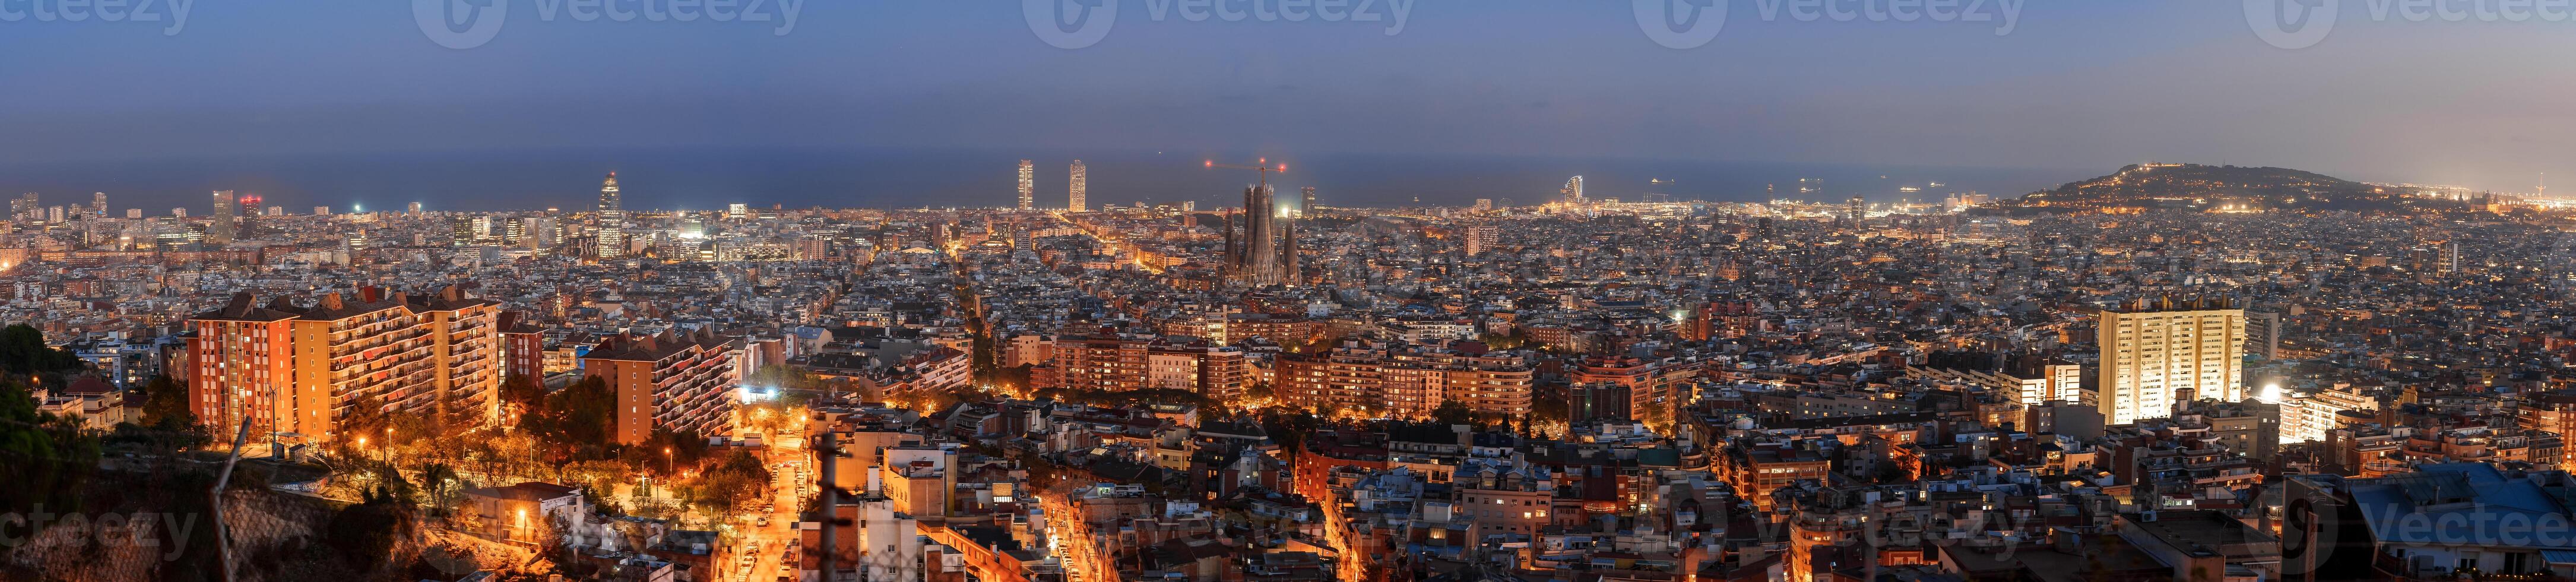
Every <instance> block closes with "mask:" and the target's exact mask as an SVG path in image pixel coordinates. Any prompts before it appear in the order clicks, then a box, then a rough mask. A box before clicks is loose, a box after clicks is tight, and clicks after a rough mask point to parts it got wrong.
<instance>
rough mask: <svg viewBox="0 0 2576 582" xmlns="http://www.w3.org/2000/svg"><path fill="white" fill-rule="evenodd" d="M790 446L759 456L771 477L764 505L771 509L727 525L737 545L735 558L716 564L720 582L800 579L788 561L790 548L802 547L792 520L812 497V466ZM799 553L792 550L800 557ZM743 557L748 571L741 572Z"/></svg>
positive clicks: (753, 510) (754, 511)
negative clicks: (764, 521)
mask: <svg viewBox="0 0 2576 582" xmlns="http://www.w3.org/2000/svg"><path fill="white" fill-rule="evenodd" d="M794 445H795V443H783V444H781V445H780V446H772V447H769V448H768V450H766V451H764V452H763V453H762V459H761V460H762V461H763V462H765V463H767V464H768V466H769V473H770V479H769V488H770V490H769V495H767V496H765V498H764V499H763V501H765V502H766V501H773V500H774V504H772V505H771V507H770V511H766V512H763V511H761V508H760V507H752V508H749V509H748V510H746V511H744V512H743V515H741V516H739V517H737V518H735V519H734V520H733V521H732V522H731V524H732V525H733V527H734V531H735V532H737V533H738V534H739V535H738V536H737V539H739V540H740V541H738V542H736V543H735V544H734V548H735V553H733V554H730V555H726V556H722V558H723V559H724V561H722V562H718V568H719V571H720V572H722V576H721V577H719V578H717V579H718V580H723V581H726V582H775V581H776V580H779V579H780V577H782V576H784V577H786V579H788V580H798V579H800V578H801V577H800V576H799V574H798V573H797V572H796V570H795V562H790V561H788V557H789V555H790V547H789V546H790V544H798V543H802V542H803V539H804V538H803V536H802V535H801V534H799V533H798V532H797V531H796V530H795V527H796V517H797V515H796V514H797V510H798V509H801V508H803V507H804V505H805V501H804V500H805V499H807V498H810V497H812V496H813V494H814V478H815V475H814V470H813V463H812V462H810V461H808V460H807V459H806V458H805V449H804V448H802V447H798V446H794ZM762 516H767V517H768V518H769V525H766V526H763V525H760V518H761V517H762ZM803 551H804V549H803V548H801V547H800V548H795V549H794V552H796V553H798V554H799V555H801V553H802V552H803ZM746 555H748V556H749V557H750V558H751V565H750V567H748V568H745V567H743V557H744V556H746ZM782 565H783V566H784V567H783V568H782Z"/></svg>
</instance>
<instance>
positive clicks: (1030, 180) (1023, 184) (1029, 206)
mask: <svg viewBox="0 0 2576 582" xmlns="http://www.w3.org/2000/svg"><path fill="white" fill-rule="evenodd" d="M1037 195H1038V163H1037V162H1036V161H1034V160H1020V209H1021V210H1034V209H1036V208H1037V202H1038V199H1037Z"/></svg>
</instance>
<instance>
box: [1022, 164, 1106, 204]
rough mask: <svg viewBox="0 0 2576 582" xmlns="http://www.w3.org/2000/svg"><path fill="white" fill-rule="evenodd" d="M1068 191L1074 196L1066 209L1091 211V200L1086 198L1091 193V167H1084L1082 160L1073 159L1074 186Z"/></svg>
mask: <svg viewBox="0 0 2576 582" xmlns="http://www.w3.org/2000/svg"><path fill="white" fill-rule="evenodd" d="M1025 183H1026V182H1023V184H1025ZM1068 192H1070V193H1071V194H1072V198H1071V199H1070V200H1068V201H1067V203H1066V204H1065V206H1064V209H1065V210H1069V211H1073V212H1090V211H1091V204H1090V202H1089V201H1087V200H1084V198H1086V197H1087V196H1088V195H1090V194H1091V170H1090V169H1089V168H1084V167H1082V160H1074V161H1073V187H1071V188H1069V189H1068Z"/></svg>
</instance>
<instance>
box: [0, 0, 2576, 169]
mask: <svg viewBox="0 0 2576 582" xmlns="http://www.w3.org/2000/svg"><path fill="white" fill-rule="evenodd" d="M28 1H29V0H6V1H5V2H0V54H5V55H9V57H8V58H6V59H0V61H5V62H0V88H5V89H6V90H5V93H4V94H5V95H6V96H5V99H6V101H7V102H8V103H9V104H10V106H9V107H5V108H0V136H5V138H0V182H6V176H5V173H6V170H5V168H24V167H42V166H45V165H47V164H80V165H84V166H94V165H97V164H114V163H117V162H128V161H130V162H135V163H138V164H143V163H150V162H151V161H153V160H165V159H173V158H191V157H202V156H276V157H294V156H307V155H322V154H352V153H366V154H402V153H406V152H456V151H476V150H494V149H512V148H565V149H576V150H578V149H584V148H620V147H676V148H799V147H829V148H892V149H908V148H934V149H937V148H949V149H955V148H969V149H1011V148H1032V149H1043V150H1047V151H1066V152H1076V153H1075V154H1074V155H1080V154H1079V152H1081V151H1084V150H1090V149H1101V150H1124V151H1146V150H1195V151H1233V152H1251V151H1263V152H1274V151H1275V152H1298V153H1300V154H1306V155H1369V154H1389V153H1400V154H1442V155H1449V154H1470V155H1497V156H1514V157H1537V158H1545V157H1550V156H1566V157H1589V158H1605V157H1607V158H1618V157H1635V158H1657V159H1685V160H1709V161H1729V162H1788V163H1805V164H1902V165H1917V166H1955V167H1979V168H2071V169H2084V170H2099V171H2092V172H2090V173H2091V174H2098V173H2107V172H2108V171H2109V170H2110V169H2112V168H2115V167H2117V166H2119V165H2122V164H2127V163H2134V162H2140V161H2146V160H2149V159H2154V160H2163V161H2194V162H2208V163H2236V164H2255V165H2276V166H2288V167H2298V168H2302V169H2311V170H2317V171H2322V172H2326V173H2329V174H2336V175H2340V176H2344V177H2348V178H2354V179H2363V180H2386V181H2415V182H2433V183H2450V184H2462V185H2469V186H2474V187H2482V188H2492V189H2498V190H2508V191H2528V190H2529V189H2530V185H2531V184H2532V183H2533V181H2534V180H2535V179H2537V177H2538V174H2540V173H2541V172H2550V173H2557V174H2562V175H2565V176H2567V178H2566V183H2567V184H2568V189H2569V190H2570V191H2576V163H2569V162H2570V161H2571V160H2576V156H2571V155H2570V154H2572V153H2576V135H2571V133H2576V117H2571V107H2570V105H2569V104H2570V103H2576V101H2571V100H2570V99H2569V96H2570V95H2576V74H2571V73H2576V22H2538V21H2534V22H2508V23H2496V22H2477V21H2476V19H2475V18H2472V19H2471V21H2469V22H2456V23H2455V22H2442V21H2439V20H2438V18H2437V19H2436V20H2434V21H2431V22H2409V21H2404V20H2403V19H2402V17H2392V18H2394V19H2395V20H2394V21H2389V22H2374V21H2372V16H2371V11H2370V8H2371V4H2372V0H2325V1H2329V2H2334V1H2341V2H2344V3H2345V5H2344V7H2343V15H2342V17H2341V19H2340V20H2339V21H2338V23H2337V28H2336V29H2335V30H2334V32H2333V35H2332V36H2330V37H2328V38H2327V39H2326V40H2325V41H2324V42H2323V43H2321V44H2318V45H2316V46H2314V47H2310V48H2305V49H2299V50H2285V49H2281V48H2276V47H2274V46H2272V45H2270V44H2266V42H2265V41H2264V40H2262V39H2261V38H2258V37H2257V35H2256V34H2254V33H2253V32H2252V30H2251V27H2250V26H2249V25H2248V22H2247V20H2248V19H2247V16H2246V10H2245V6H2243V3H2242V2H2240V1H2238V0H2178V1H2159V2H2103V1H2091V0H2043V1H2033V2H2027V5H2026V6H2021V7H2020V8H2021V10H2020V14H2019V18H2018V20H2017V21H2016V22H2014V23H2013V24H2014V26H2013V28H2012V29H2011V30H2010V31H2009V34H2003V35H1998V34H1997V33H1998V30H1999V29H2000V28H2001V27H2002V25H2003V23H2002V22H1928V21H1918V22H1910V23H1898V22H1831V21H1816V22H1800V21H1797V20H1796V19H1795V18H1793V17H1791V16H1790V15H1788V14H1782V15H1780V16H1779V17H1777V18H1775V19H1769V20H1766V19H1765V18H1763V16H1762V11H1763V10H1764V9H1765V8H1766V7H1768V6H1770V5H1774V4H1780V3H1784V2H1785V3H1788V4H1797V3H1799V1H1798V0H1729V1H1730V2H1731V4H1730V10H1731V12H1730V19H1729V21H1728V23H1727V25H1726V26H1725V28H1724V29H1723V31H1722V33H1721V34H1720V35H1719V36H1718V37H1717V38H1716V40H1714V41H1713V42H1710V43H1708V44H1707V45H1706V46H1702V47H1699V48H1696V49H1691V50H1675V49H1671V48H1666V47H1665V46H1661V45H1659V44H1657V43H1656V42H1654V41H1652V40H1650V39H1649V38H1648V37H1647V35H1646V34H1644V33H1643V32H1642V31H1641V29H1640V27H1639V24H1638V22H1637V20H1638V19H1637V17H1636V16H1635V14H1634V12H1633V11H1632V8H1631V5H1630V4H1631V3H1630V2H1628V1H1624V0H1420V1H1419V2H1418V3H1417V2H1416V1H1414V0H1404V1H1403V2H1401V3H1400V4H1401V5H1409V6H1410V9H1411V12H1410V14H1409V16H1408V17H1407V18H1406V19H1405V22H1404V28H1403V29H1402V30H1401V31H1400V32H1399V33H1396V34H1393V35H1389V34H1388V32H1389V29H1390V27H1391V26H1392V25H1393V24H1394V23H1393V22H1388V21H1380V22H1365V23H1363V22H1320V21H1308V22H1221V21H1219V20H1222V18H1212V19H1210V20H1209V21H1205V22H1191V21H1188V20H1186V19H1184V18H1183V17H1182V16H1181V14H1180V11H1182V10H1185V9H1186V7H1183V6H1172V5H1171V4H1172V3H1173V2H1174V1H1175V0H1123V2H1122V0H1094V1H1105V2H1121V3H1120V4H1119V6H1120V8H1121V13H1120V14H1119V17H1118V18H1117V20H1116V22H1117V24H1116V25H1115V26H1114V27H1113V28H1112V29H1110V31H1109V33H1108V35H1107V36H1106V37H1105V38H1103V39H1102V40H1100V41H1099V42H1098V43H1097V44H1096V45H1093V46H1089V47H1087V48H1081V49H1074V50H1068V49H1063V48H1057V47H1055V46H1051V45H1050V44H1048V43H1047V42H1045V41H1044V40H1043V39H1042V38H1041V37H1040V36H1039V35H1038V34H1035V33H1033V32H1032V30H1031V26H1030V25H1029V24H1028V22H1027V19H1026V17H1025V15H1024V7H1023V3H1022V2H1014V1H1008V0H828V1H807V0H762V2H761V3H762V4H763V5H762V6H760V8H759V10H760V11H764V12H769V13H776V12H779V11H780V10H781V9H782V6H784V4H782V2H784V3H793V4H794V5H795V6H797V8H799V10H800V12H799V13H798V15H797V18H796V23H795V27H794V28H793V29H792V30H788V31H786V34H785V35H784V36H781V35H779V34H777V33H778V32H780V30H781V28H782V26H781V25H782V23H781V22H778V21H776V20H773V21H772V22H767V23H747V22H711V21H707V20H704V19H702V20H700V21H698V22H687V23H682V22H640V21H639V22H609V21H594V22H577V21H575V20H574V18H573V16H572V14H573V13H574V12H573V11H577V10H581V9H582V7H581V2H580V0H496V1H497V2H499V3H500V4H501V6H496V7H495V8H493V9H495V10H504V11H506V12H505V13H506V14H507V20H506V25H505V26H504V27H503V28H501V29H500V32H499V33H498V35H497V36H496V37H494V38H493V39H492V40H490V41H489V42H488V44H483V45H481V46H479V47H476V48H471V49H463V50H459V49H451V48H447V47H443V46H440V45H439V44H438V43H436V42H433V41H432V39H431V38H430V37H429V35H426V34H424V33H423V32H422V27H421V26H420V25H419V24H418V23H417V21H416V20H415V17H414V13H413V6H412V4H413V2H408V1H404V0H373V1H362V2H351V1H345V0H259V1H252V2H195V1H194V0H185V1H186V2H188V5H189V9H190V13H189V14H188V17H187V19H186V22H185V27H184V28H183V29H179V30H178V31H177V32H176V34H171V35H165V34H164V33H165V31H167V30H169V29H170V28H171V27H170V26H169V25H170V24H171V22H169V20H171V18H170V17H169V16H167V15H166V14H165V15H164V16H163V20H164V21H163V22H158V23H137V22H100V21H98V19H96V18H93V19H91V20H90V21H87V22H61V21H54V22H43V21H39V20H38V19H37V18H34V17H32V16H28V17H22V18H16V19H10V18H8V17H9V16H10V13H13V12H18V13H23V11H25V10H27V7H28V6H29V4H28V3H27V2H28ZM61 1H62V0H35V2H36V4H35V5H36V6H39V7H52V6H58V5H59V3H60V2H61ZM176 1H182V0H151V2H149V4H150V5H151V6H150V9H151V10H157V11H161V12H164V13H166V12H168V11H169V10H170V8H171V5H170V3H171V2H176ZM422 1H423V2H429V3H431V4H435V3H436V2H438V1H439V0H422ZM458 1H465V0H458ZM639 1H640V2H647V3H650V4H653V5H655V6H656V7H659V6H666V5H668V4H669V3H670V2H672V1H674V0H615V1H613V2H611V5H613V6H634V5H636V3H637V2H639ZM678 1H681V2H691V1H692V0H678ZM738 1H742V2H750V1H751V0H738ZM1275 1H1276V0H1263V2H1262V8H1271V7H1274V6H1275V4H1274V2H1275ZM1900 1H1901V0H1900ZM1965 1H1967V2H1969V3H1975V4H1980V5H1982V7H1981V8H1980V10H1983V11H1985V12H1987V13H1999V12H2000V10H2001V9H2002V4H1998V2H2001V0H1992V1H1983V2H1980V1H1978V0H1965ZM2443 1H2445V2H2452V1H2457V2H2461V3H2463V4H2462V5H2464V6H2465V5H2466V4H2465V3H2469V2H2475V1H2479V0H2443ZM2483 1H2485V2H2488V3H2493V2H2496V1H2499V0H2483ZM566 2H571V3H572V4H571V5H566V4H565V3H566ZM1352 2H1353V3H1355V4H1357V3H1369V4H1373V6H1371V8H1370V10H1373V11H1376V12H1378V13H1387V12H1390V11H1391V10H1393V8H1394V6H1396V5H1397V4H1394V3H1391V2H1393V0H1352ZM1833 2H1834V3H1835V4H1843V5H1849V6H1851V7H1853V8H1854V9H1861V8H1865V6H1863V4H1862V0H1833ZM1222 4H1227V5H1239V6H1242V7H1245V8H1246V9H1251V8H1252V5H1251V2H1250V0H1228V1H1226V2H1222ZM2009 4H2012V5H2022V4H2024V2H2023V1H2022V0H2015V1H2012V2H2010V3H2009ZM1157 9H1161V10H1163V11H1165V13H1164V16H1165V18H1163V19H1162V20H1160V21H1157V20H1156V19H1155V12H1157ZM1782 9H1783V10H1788V9H1789V8H1782ZM547 13H553V14H554V16H555V18H554V20H552V21H547V20H545V18H544V14H547ZM487 17H488V16H487ZM1862 18H1863V19H1866V18H1867V17H1866V16H1863V17H1862ZM1826 20H1831V19H1830V17H1828V18H1827V19H1826ZM1050 163H1051V164H1052V163H1056V162H1050ZM583 170H584V171H583V172H577V173H581V174H587V173H588V172H587V169H583ZM2086 175H2089V174H2086ZM2080 177H2084V176H2083V175H2067V176H2065V179H2075V178H2080ZM584 179H588V180H595V178H590V177H585V178H584ZM5 185H6V184H0V186H5Z"/></svg>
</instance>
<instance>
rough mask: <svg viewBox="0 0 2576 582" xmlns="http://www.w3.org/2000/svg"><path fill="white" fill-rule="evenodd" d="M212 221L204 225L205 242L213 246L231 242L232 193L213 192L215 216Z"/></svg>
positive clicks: (223, 191)
mask: <svg viewBox="0 0 2576 582" xmlns="http://www.w3.org/2000/svg"><path fill="white" fill-rule="evenodd" d="M212 220H213V222H209V223H206V242H209V243H214V244H223V243H228V242H233V191H231V190H216V191H215V214H214V216H213V218H212Z"/></svg>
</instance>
